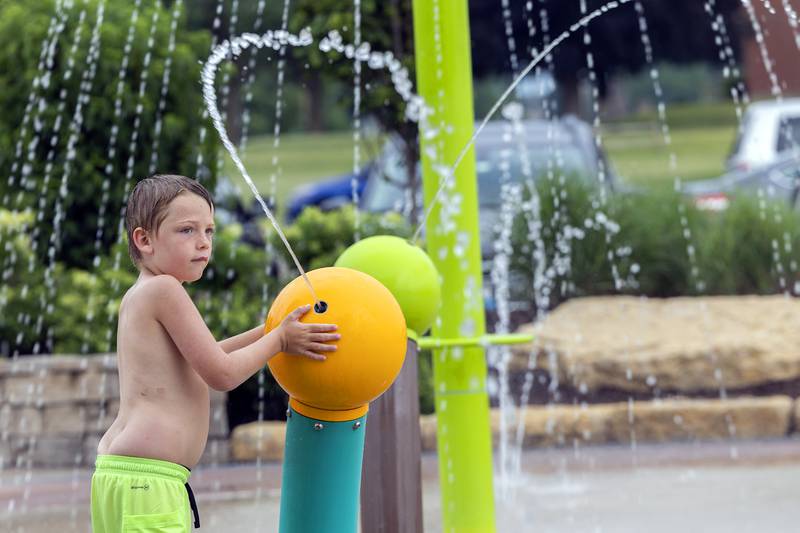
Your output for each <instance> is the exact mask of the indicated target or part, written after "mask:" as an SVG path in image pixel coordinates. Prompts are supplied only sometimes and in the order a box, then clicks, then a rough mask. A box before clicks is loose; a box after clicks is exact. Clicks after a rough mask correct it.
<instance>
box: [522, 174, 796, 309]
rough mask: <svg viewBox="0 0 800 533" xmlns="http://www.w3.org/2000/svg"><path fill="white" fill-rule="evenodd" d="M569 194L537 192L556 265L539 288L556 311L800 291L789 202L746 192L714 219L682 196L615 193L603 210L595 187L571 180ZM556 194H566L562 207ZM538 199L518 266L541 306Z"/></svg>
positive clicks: (525, 217)
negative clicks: (615, 302) (585, 302)
mask: <svg viewBox="0 0 800 533" xmlns="http://www.w3.org/2000/svg"><path fill="white" fill-rule="evenodd" d="M562 190H563V191H565V195H564V197H563V198H561V193H560V191H556V192H555V193H554V192H553V190H551V188H550V187H549V185H548V184H547V183H546V182H540V183H538V184H537V189H536V191H537V194H538V195H539V199H540V204H541V220H542V221H543V222H542V228H541V231H540V233H539V235H540V236H541V239H542V242H543V244H544V249H545V254H544V258H545V261H544V265H545V266H546V268H545V269H544V276H543V279H542V280H537V282H538V283H540V284H541V283H543V284H544V285H546V286H547V287H550V288H551V292H550V299H549V301H548V302H546V305H547V308H548V309H549V308H553V307H555V306H556V305H558V303H560V302H562V301H564V300H566V299H568V298H571V297H575V296H595V295H604V294H636V295H641V296H649V297H672V296H687V295H697V294H751V293H760V294H769V293H775V292H780V291H784V290H793V287H794V280H795V277H796V275H797V270H798V260H800V229H798V228H799V227H800V215H798V214H797V213H796V212H794V211H792V210H790V209H789V208H788V206H786V205H784V204H783V203H770V202H766V203H765V204H763V206H762V205H759V203H758V201H757V200H756V199H754V198H748V197H746V196H739V197H736V198H735V199H734V200H733V202H732V204H731V206H730V207H729V208H728V209H727V210H726V211H723V212H721V213H713V212H704V211H699V210H697V209H696V208H695V207H694V206H693V205H692V203H691V202H689V201H688V200H687V199H685V198H683V197H681V196H680V195H678V194H677V193H675V192H674V191H672V190H650V191H640V192H636V193H632V194H619V195H612V196H609V198H608V202H607V204H606V207H605V208H603V206H602V203H601V202H600V200H599V197H598V195H597V191H596V190H594V189H593V188H591V187H589V186H588V185H585V184H582V183H580V182H577V181H574V180H571V181H568V182H567V183H566V184H565V185H564V187H563V189H562ZM554 194H558V196H559V198H560V199H559V207H558V209H556V208H554V207H553V206H554V205H556V203H555V202H554V201H553V197H554ZM530 199H531V194H530V193H528V194H527V195H526V202H525V209H526V211H524V212H522V213H520V214H518V215H517V216H516V218H515V220H514V226H513V231H512V247H513V250H514V251H513V255H512V260H511V269H512V271H513V272H514V273H515V274H516V275H520V276H522V278H523V280H524V282H523V283H522V284H516V286H517V291H518V292H517V294H515V297H520V298H524V299H528V301H533V286H534V281H535V280H534V272H535V271H536V269H537V265H538V262H537V260H535V259H533V251H534V249H535V246H534V244H533V243H532V238H531V235H530V229H531V226H530V223H529V222H530V218H531V205H532V203H531V202H530ZM556 211H558V212H559V213H560V214H559V215H558V216H555V212H556ZM606 219H607V220H606ZM682 219H683V221H682ZM559 243H560V245H559ZM690 249H691V250H692V251H693V254H690ZM692 255H693V256H694V257H692ZM612 268H613V269H615V270H616V272H617V275H616V276H615V275H613V274H612V272H613V271H614V270H612ZM520 286H521V287H522V288H519V287H520Z"/></svg>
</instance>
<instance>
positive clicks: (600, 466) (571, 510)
mask: <svg viewBox="0 0 800 533" xmlns="http://www.w3.org/2000/svg"><path fill="white" fill-rule="evenodd" d="M521 467H522V468H521V474H519V475H516V476H504V475H503V473H502V472H501V471H500V469H499V468H498V467H495V482H496V491H495V492H496V495H497V496H496V501H497V503H496V505H497V523H498V528H497V529H498V531H500V532H514V533H516V532H528V531H530V532H535V533H547V532H559V533H560V532H570V533H573V532H591V533H612V532H613V533H617V532H619V533H634V532H636V533H641V532H647V533H662V532H663V533H667V532H670V533H673V532H702V533H716V532H725V533H733V532H741V533H744V532H753V533H756V532H757V533H764V532H770V533H772V532H776V533H783V532H786V533H794V532H798V531H800V505H799V504H798V499H799V498H800V441H799V440H795V439H782V440H777V441H767V442H760V441H756V442H745V443H737V444H736V445H735V446H731V445H730V444H727V443H702V444H701V443H694V444H668V445H646V446H644V445H640V446H639V447H638V448H636V449H635V450H633V449H631V448H630V447H613V446H609V447H606V446H603V447H588V448H583V449H580V448H576V449H569V450H563V449H562V450H528V451H525V452H524V453H523V455H522V457H521ZM280 472H281V468H280V465H279V464H275V463H264V464H262V465H256V464H243V465H221V466H204V467H199V468H197V469H196V471H195V472H194V473H193V474H192V479H191V482H192V487H193V489H194V491H195V494H196V495H197V500H198V505H199V507H200V514H201V522H202V528H201V531H205V532H207V533H232V532H240V531H245V532H251V531H252V532H273V531H277V530H278V527H277V525H278V509H279V505H280V502H279V498H280ZM90 477H91V471H90V470H88V469H79V470H37V469H34V470H30V471H25V470H4V471H2V472H0V524H2V527H0V529H2V530H3V531H8V532H14V533H22V532H26V533H54V532H56V531H58V532H67V531H77V532H87V531H90V525H89V507H88V506H89V503H88V501H89V480H90ZM437 478H438V475H437V463H436V455H435V454H426V455H425V456H424V457H423V507H424V524H425V531H426V532H428V533H439V532H441V531H442V528H441V518H440V517H441V514H440V502H439V486H438V479H437Z"/></svg>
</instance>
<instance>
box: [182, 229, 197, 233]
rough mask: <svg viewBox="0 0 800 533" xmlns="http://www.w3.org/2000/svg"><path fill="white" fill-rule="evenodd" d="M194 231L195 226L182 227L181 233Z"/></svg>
mask: <svg viewBox="0 0 800 533" xmlns="http://www.w3.org/2000/svg"><path fill="white" fill-rule="evenodd" d="M192 231H194V228H183V229H181V233H191V232H192Z"/></svg>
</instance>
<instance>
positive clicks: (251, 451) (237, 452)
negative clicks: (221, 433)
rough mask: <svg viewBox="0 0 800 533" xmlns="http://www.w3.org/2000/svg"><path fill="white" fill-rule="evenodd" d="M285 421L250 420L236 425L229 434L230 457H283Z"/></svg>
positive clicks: (235, 458) (241, 458)
mask: <svg viewBox="0 0 800 533" xmlns="http://www.w3.org/2000/svg"><path fill="white" fill-rule="evenodd" d="M285 440H286V423H285V422H251V423H249V424H242V425H240V426H236V429H234V430H233V435H231V440H230V443H231V457H232V459H233V460H235V461H254V460H255V459H258V458H261V459H264V460H267V461H281V460H282V459H283V445H284V441H285Z"/></svg>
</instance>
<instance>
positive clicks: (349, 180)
mask: <svg viewBox="0 0 800 533" xmlns="http://www.w3.org/2000/svg"><path fill="white" fill-rule="evenodd" d="M369 173H370V165H369V164H368V165H366V166H365V167H364V168H363V169H361V171H360V172H359V173H358V174H357V175H355V174H353V173H350V174H343V175H341V176H336V177H334V178H328V179H326V180H323V181H319V182H316V183H309V184H308V185H304V186H301V187H298V188H297V189H296V190H295V191H294V194H293V195H292V198H291V199H290V200H289V203H288V205H287V206H286V220H287V222H291V221H293V220H294V219H295V218H297V216H298V215H299V214H300V213H302V212H303V209H305V208H306V207H311V206H314V207H318V208H320V209H321V210H323V211H330V210H332V209H337V208H339V207H341V206H343V205H345V204H347V203H350V202H352V201H353V178H354V177H355V180H356V191H355V192H356V195H357V196H358V197H360V196H361V194H362V193H363V192H364V186H365V185H366V183H367V177H368V176H369Z"/></svg>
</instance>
